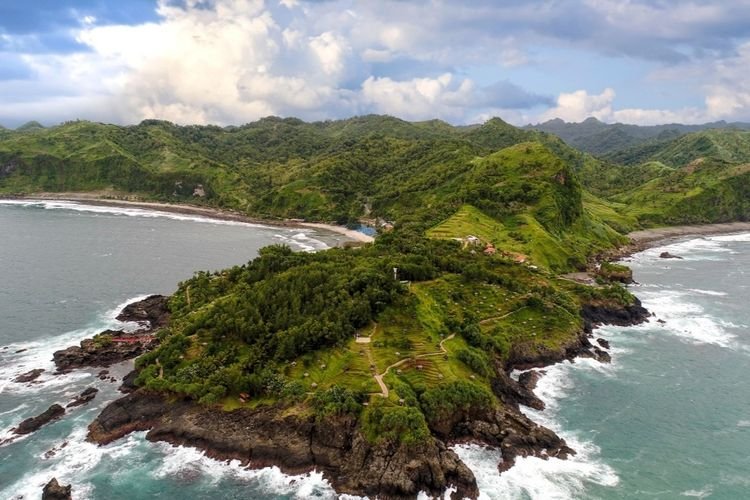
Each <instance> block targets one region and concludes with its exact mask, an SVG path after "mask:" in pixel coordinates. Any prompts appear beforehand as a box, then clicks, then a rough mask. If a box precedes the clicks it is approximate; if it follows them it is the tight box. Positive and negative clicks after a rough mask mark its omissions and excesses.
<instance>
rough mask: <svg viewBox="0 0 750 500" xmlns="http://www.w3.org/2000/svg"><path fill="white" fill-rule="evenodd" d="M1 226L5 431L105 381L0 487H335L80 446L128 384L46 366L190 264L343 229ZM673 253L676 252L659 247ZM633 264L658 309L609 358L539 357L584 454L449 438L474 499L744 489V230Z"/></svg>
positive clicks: (301, 493)
mask: <svg viewBox="0 0 750 500" xmlns="http://www.w3.org/2000/svg"><path fill="white" fill-rule="evenodd" d="M0 235H1V237H2V240H1V242H2V243H1V244H0V441H2V440H3V439H5V438H8V437H11V433H10V428H11V427H13V426H14V425H16V424H18V423H19V422H20V421H21V420H23V419H24V418H26V417H28V416H32V415H36V414H38V413H40V412H41V411H43V410H44V409H46V408H47V407H48V406H49V405H50V404H52V403H54V402H57V403H60V404H63V405H65V404H66V403H67V402H69V401H70V400H71V399H72V398H73V397H74V396H75V395H77V394H78V393H80V392H81V391H82V390H83V389H84V388H86V387H89V386H95V387H97V388H98V389H100V392H99V394H97V397H96V399H95V400H94V401H93V402H92V403H89V404H88V405H87V406H83V407H79V408H76V409H71V410H69V411H68V412H67V413H66V415H65V416H64V417H63V418H62V419H60V420H58V421H55V422H53V423H51V424H49V425H47V426H45V427H43V428H42V429H40V430H39V431H37V432H36V433H34V434H31V435H29V436H26V437H23V438H20V439H17V440H15V441H14V442H12V443H11V444H6V445H4V446H0V498H2V499H5V498H27V499H34V498H39V497H40V492H41V488H42V487H43V485H44V484H45V483H46V482H47V481H49V479H51V478H52V477H57V478H58V479H59V480H60V481H61V482H62V483H63V484H68V483H72V484H73V488H74V494H75V498H92V499H135V498H160V499H186V498H190V499H192V498H215V499H222V498H246V499H247V498H249V499H274V500H275V499H291V498H299V499H303V498H324V499H332V498H336V497H337V496H336V494H335V493H334V492H333V490H332V489H331V487H330V485H329V484H328V482H327V481H326V480H325V479H324V478H323V477H322V475H321V474H320V473H316V472H313V473H311V474H306V475H302V476H288V475H285V474H282V473H281V472H280V471H279V470H278V469H276V468H266V469H262V470H258V471H250V470H247V469H244V468H242V467H241V466H240V465H239V464H238V463H223V462H218V461H215V460H212V459H209V458H207V457H205V456H204V455H203V454H202V453H201V452H199V451H197V450H195V449H192V448H187V447H173V446H170V445H167V444H164V443H150V442H148V441H146V440H145V438H144V433H134V434H131V435H130V436H127V437H126V438H123V439H121V440H118V441H116V442H114V443H112V444H110V445H107V446H103V447H99V446H95V445H93V444H91V443H87V442H86V441H85V435H86V426H87V425H88V423H89V422H91V420H93V419H94V418H95V417H96V415H97V414H98V413H99V412H100V411H101V409H102V408H103V406H105V405H106V403H107V402H109V401H112V400H113V399H115V398H117V397H119V396H120V394H119V393H118V392H117V390H116V387H117V385H118V383H111V382H107V381H101V380H99V379H98V378H97V377H96V373H97V372H98V371H99V370H80V371H74V372H72V373H70V374H67V375H62V376H54V375H52V371H53V366H52V363H51V355H52V352H54V351H55V350H57V349H60V348H64V347H67V346H69V345H73V344H75V343H77V342H78V341H80V339H82V338H85V337H87V336H90V335H92V334H94V333H96V332H98V331H101V330H103V329H106V328H108V327H111V326H114V325H115V324H116V322H115V320H114V317H115V316H116V314H117V312H118V311H119V309H120V308H121V307H122V305H124V304H126V303H128V302H129V301H132V300H136V299H137V298H139V297H142V296H145V295H147V294H150V293H170V292H171V291H173V290H174V289H175V288H176V284H177V282H179V281H180V280H182V279H185V278H187V277H189V276H190V275H191V274H192V272H193V271H195V270H198V269H203V270H212V269H219V268H222V267H226V266H230V265H234V264H241V263H244V262H246V261H247V260H249V259H250V258H252V257H253V256H254V255H255V254H256V253H257V250H258V248H260V247H261V246H264V245H267V244H272V243H280V242H286V243H288V244H291V245H296V247H297V248H298V249H300V250H314V249H317V248H325V247H326V246H327V245H332V244H335V243H336V241H335V237H331V236H328V237H326V236H325V235H322V234H316V233H314V232H312V231H308V230H305V231H300V230H289V229H276V228H264V227H262V226H253V225H243V224H240V223H225V222H216V221H214V222H211V221H207V220H205V219H202V218H200V217H192V216H180V215H176V214H158V213H156V212H151V211H143V210H135V209H114V208H110V207H106V208H102V207H85V206H82V205H78V204H70V203H57V202H54V203H51V202H45V203H35V204H29V203H12V204H11V203H7V202H4V203H0ZM326 238H329V239H326ZM665 250H666V251H669V252H671V253H673V254H676V255H679V256H681V257H683V259H682V260H666V259H660V258H659V253H661V252H662V251H665ZM628 264H629V265H631V266H632V267H633V269H634V271H635V278H636V280H637V281H638V282H639V284H637V285H635V286H633V287H632V291H633V292H634V293H635V294H636V295H637V296H639V297H640V298H641V299H642V300H643V303H644V305H645V306H646V307H647V308H648V309H649V310H650V311H652V312H653V313H654V314H655V316H654V317H652V318H651V321H650V322H649V323H646V324H644V325H641V326H637V327H630V328H619V327H605V328H601V329H598V330H597V331H596V332H595V335H596V336H598V337H603V338H606V339H607V340H609V341H610V342H611V344H612V351H611V352H612V358H613V361H612V363H611V364H601V363H598V362H596V361H593V360H589V359H584V360H577V361H576V362H575V363H568V362H566V363H561V364H557V365H555V366H552V367H547V368H546V369H545V372H546V374H545V376H544V377H543V378H542V379H541V380H540V382H539V385H538V388H537V394H538V395H539V396H540V397H541V398H542V399H543V400H544V401H545V403H546V405H547V407H546V409H545V410H544V411H535V410H531V409H528V408H524V411H525V412H526V413H527V414H528V415H529V416H530V417H531V418H532V419H534V420H535V421H537V422H539V423H540V424H543V425H546V426H547V427H550V428H552V429H553V430H555V431H556V432H558V433H559V434H560V435H561V436H562V437H564V438H565V439H566V440H567V442H568V444H569V445H570V446H571V447H572V448H574V449H575V450H576V451H577V454H576V455H575V456H574V457H572V458H571V459H569V460H557V459H549V460H542V459H538V458H521V459H519V460H518V461H517V464H516V465H515V466H514V467H513V468H511V469H510V470H509V471H507V472H504V473H503V474H502V475H501V474H499V473H498V470H497V463H498V462H499V460H500V454H499V452H498V451H497V450H492V449H488V448H483V447H479V446H473V445H462V446H457V447H455V448H454V449H455V450H456V451H457V452H458V454H459V455H460V456H461V458H462V459H463V460H464V461H465V462H466V463H467V464H468V465H469V466H470V467H471V469H472V470H473V471H474V474H475V475H476V477H477V482H478V484H479V488H480V491H481V496H482V498H485V499H504V498H508V499H545V500H546V499H558V498H559V499H567V498H605V499H609V498H615V499H618V498H717V499H723V498H726V499H737V498H748V497H750V452H749V451H748V450H750V377H748V374H750V357H749V356H750V326H749V325H750V308H748V305H749V304H750V300H749V298H750V279H748V274H746V273H750V271H747V269H749V268H750V235H732V236H717V237H710V238H699V239H693V240H689V241H685V242H681V243H677V244H673V245H670V246H668V247H664V248H658V249H652V250H649V251H646V252H643V253H640V254H638V255H636V256H634V257H633V258H632V259H630V262H628ZM658 319H661V320H662V321H663V323H661V322H658V321H657V320H658ZM19 351H21V352H19ZM32 368H45V369H46V370H47V372H45V373H44V374H43V375H42V376H41V377H40V379H39V383H32V384H17V383H14V382H12V381H11V380H12V378H14V377H15V376H16V375H17V374H19V373H23V372H25V371H28V370H30V369H32ZM126 369H127V367H121V368H119V370H120V371H118V369H114V370H113V374H114V375H116V376H121V375H122V374H123V373H121V371H124V370H126Z"/></svg>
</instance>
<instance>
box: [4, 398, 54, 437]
mask: <svg viewBox="0 0 750 500" xmlns="http://www.w3.org/2000/svg"><path fill="white" fill-rule="evenodd" d="M64 414H65V408H63V407H62V406H60V405H58V404H54V405H52V406H50V407H49V408H47V409H46V410H45V411H44V412H43V413H41V414H39V415H37V416H36V417H30V418H27V419H26V420H24V421H23V422H21V423H20V424H18V427H16V428H15V429H13V432H14V433H16V434H30V433H32V432H34V431H37V430H38V429H39V428H40V427H42V426H43V425H45V424H48V423H49V422H51V421H53V420H56V419H58V418H60V417H62V416H63V415H64Z"/></svg>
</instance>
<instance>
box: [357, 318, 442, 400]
mask: <svg viewBox="0 0 750 500" xmlns="http://www.w3.org/2000/svg"><path fill="white" fill-rule="evenodd" d="M455 336H456V334H455V333H451V334H450V335H448V336H447V337H445V338H444V339H443V340H441V341H440V344H439V345H440V350H439V351H438V352H430V353H427V354H420V355H418V356H415V357H414V358H404V359H402V360H400V361H396V362H395V363H393V364H392V365H390V366H388V367H387V368H386V369H385V370H384V371H383V373H380V374H377V375H373V378H375V381H376V382H377V383H378V385H379V386H380V395H381V396H383V397H384V398H387V397H388V395H389V394H390V392H389V391H388V386H387V385H385V382H383V377H385V376H386V375H388V372H389V371H390V370H391V369H392V368H396V367H398V366H401V365H403V364H404V363H406V362H407V361H410V360H412V359H423V358H427V357H430V356H439V355H441V354H447V353H448V351H447V350H446V349H445V346H444V345H443V344H444V343H445V342H447V341H449V340H450V339H452V338H453V337H455ZM368 356H372V355H371V354H370V352H369V351H368ZM370 359H372V358H370Z"/></svg>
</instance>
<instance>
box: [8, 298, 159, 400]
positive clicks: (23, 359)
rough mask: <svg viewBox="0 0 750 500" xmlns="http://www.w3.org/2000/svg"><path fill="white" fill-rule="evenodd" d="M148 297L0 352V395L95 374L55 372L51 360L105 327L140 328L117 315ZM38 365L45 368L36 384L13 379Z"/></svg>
mask: <svg viewBox="0 0 750 500" xmlns="http://www.w3.org/2000/svg"><path fill="white" fill-rule="evenodd" d="M146 297H148V295H140V296H138V297H134V298H132V299H128V300H127V301H125V302H123V303H122V304H118V305H117V306H115V307H114V308H112V309H110V310H108V311H106V312H105V313H103V314H101V315H100V316H99V317H98V318H97V319H96V320H95V321H93V322H92V323H91V324H90V325H88V326H86V327H85V328H80V329H78V330H72V331H70V332H66V333H63V334H61V335H57V336H54V337H50V338H47V339H44V340H36V341H31V342H18V343H14V344H9V345H8V346H7V347H8V349H4V350H2V351H0V394H2V393H3V392H6V393H14V394H20V393H35V392H39V391H42V390H49V389H50V388H52V387H65V386H67V385H69V384H70V383H71V382H73V381H76V380H80V379H85V378H90V377H92V374H91V373H88V372H85V371H74V372H71V373H66V374H61V375H54V371H55V365H54V363H53V362H52V354H53V353H54V352H55V351H58V350H60V349H65V348H66V347H69V346H71V345H76V344H78V343H79V342H80V341H81V340H83V339H85V338H87V337H91V336H93V335H96V334H97V333H99V332H101V331H103V330H106V329H122V330H125V331H133V330H136V329H138V328H139V327H140V326H141V325H139V324H138V323H132V322H121V321H117V319H116V317H117V315H118V314H119V313H120V311H121V310H122V309H123V308H124V307H125V306H127V305H128V304H130V303H132V302H138V301H139V300H143V299H145V298H146ZM17 351H22V352H17ZM36 368H42V369H44V370H45V371H44V373H42V375H41V376H40V377H39V378H38V379H37V380H35V381H34V382H33V383H28V384H19V383H15V382H13V379H14V378H16V377H17V376H18V375H20V374H22V373H25V372H28V371H29V370H33V369H36Z"/></svg>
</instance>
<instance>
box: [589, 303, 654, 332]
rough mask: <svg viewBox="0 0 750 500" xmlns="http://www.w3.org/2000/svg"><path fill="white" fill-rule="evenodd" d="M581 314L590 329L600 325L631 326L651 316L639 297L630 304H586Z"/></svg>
mask: <svg viewBox="0 0 750 500" xmlns="http://www.w3.org/2000/svg"><path fill="white" fill-rule="evenodd" d="M581 315H582V316H583V319H584V320H585V321H586V322H587V324H588V329H589V330H591V327H592V326H599V325H617V326H631V325H637V324H640V323H643V322H644V321H646V320H647V319H648V317H649V312H648V311H647V310H646V308H645V307H643V306H642V305H641V301H640V300H638V299H637V298H636V299H635V302H633V304H630V305H628V306H612V305H609V304H596V303H591V304H584V305H583V307H582V308H581Z"/></svg>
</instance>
